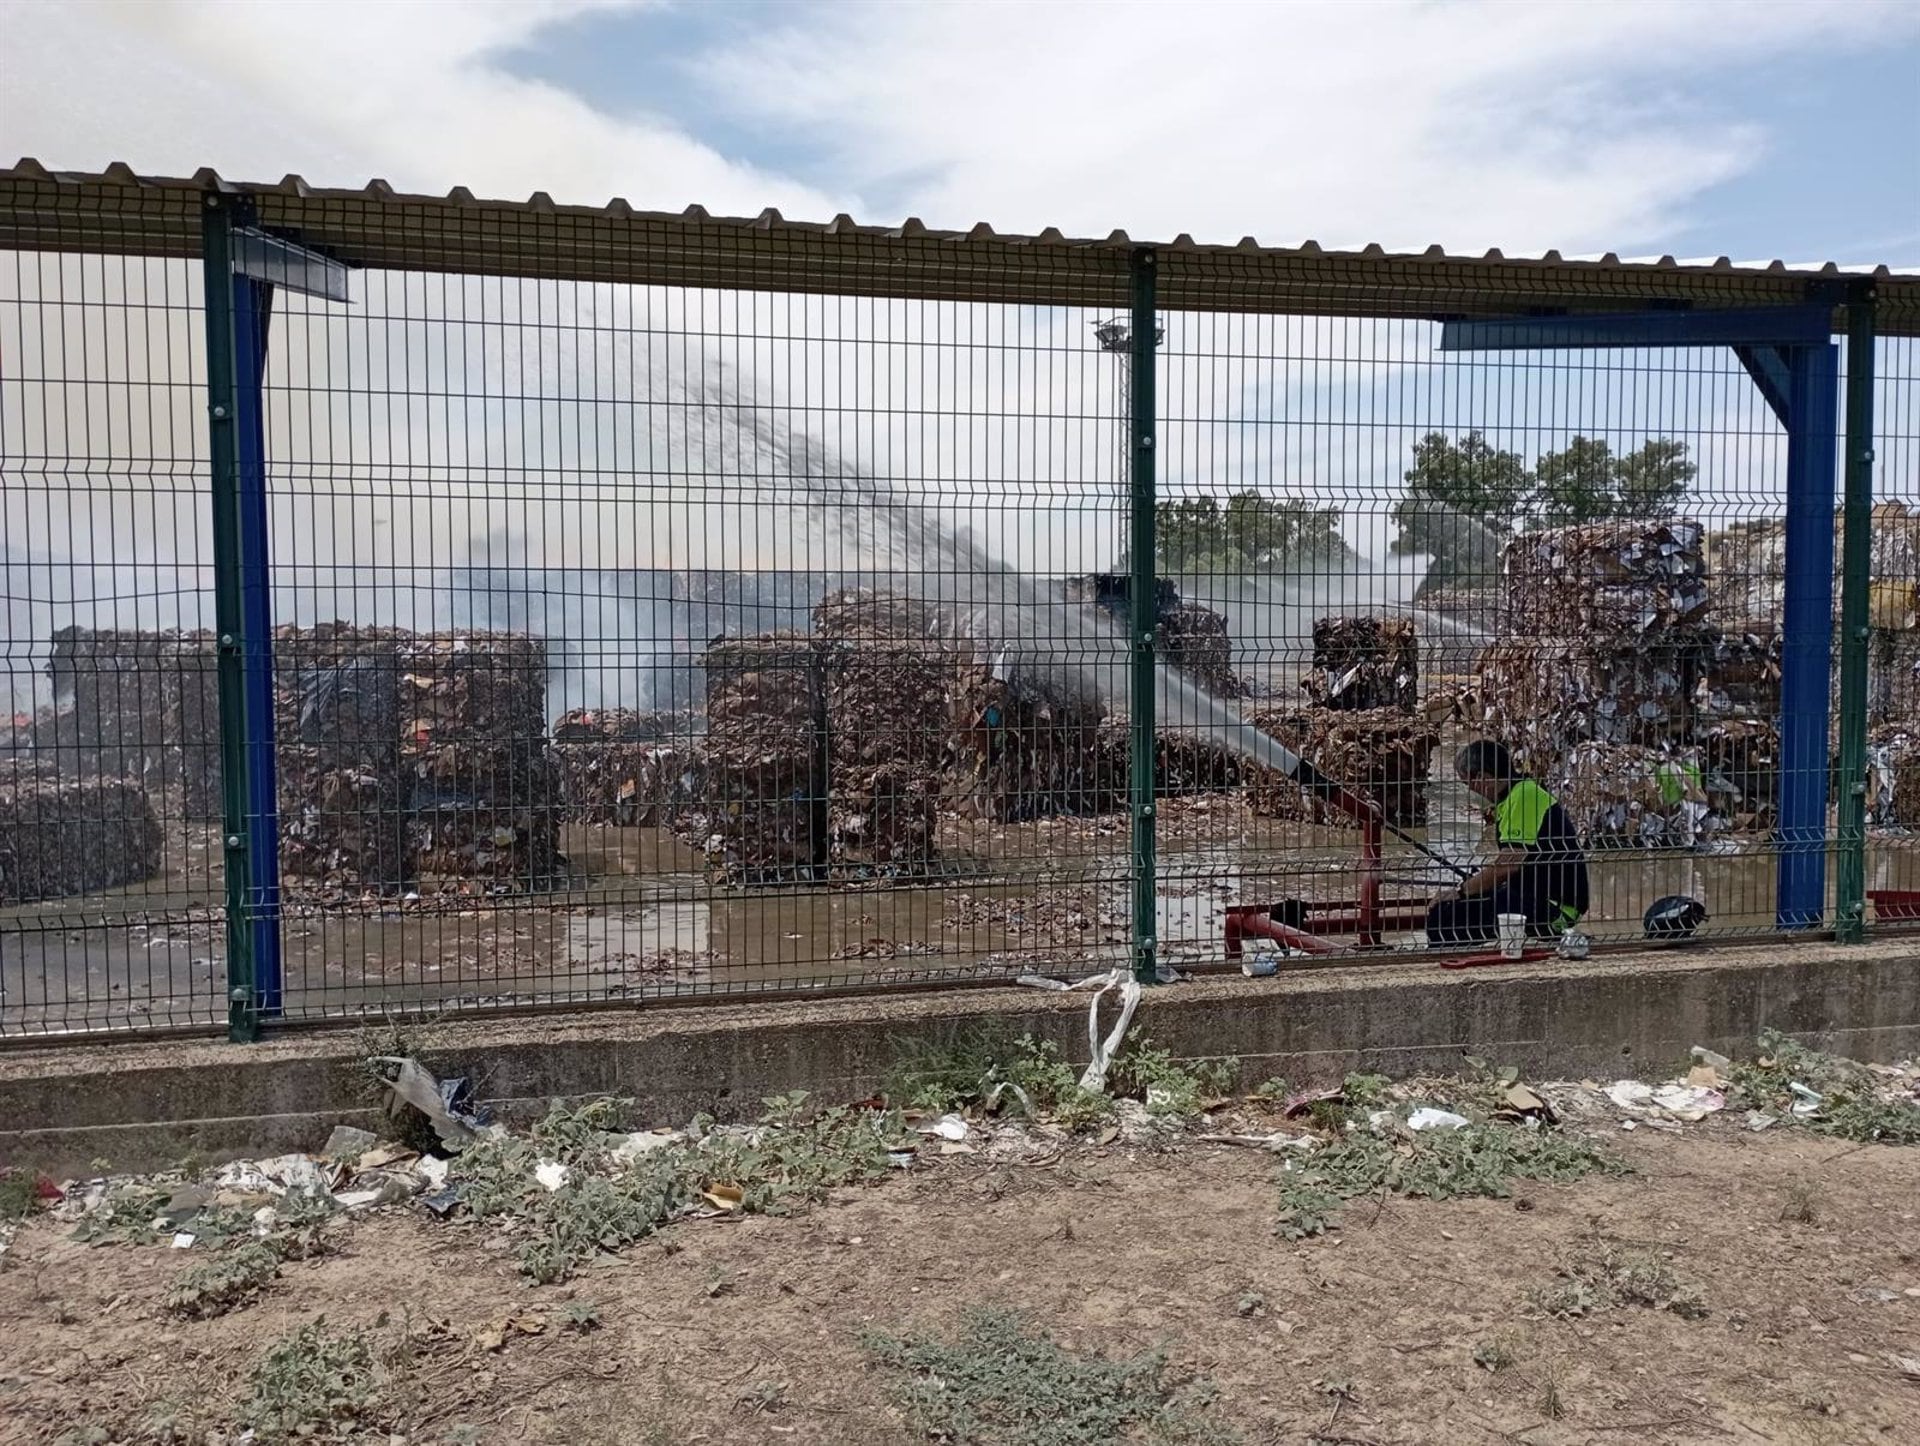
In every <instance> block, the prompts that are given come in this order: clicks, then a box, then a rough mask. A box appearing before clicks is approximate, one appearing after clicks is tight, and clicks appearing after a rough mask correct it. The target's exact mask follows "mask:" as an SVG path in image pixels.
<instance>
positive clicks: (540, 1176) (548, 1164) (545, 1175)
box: [533, 1160, 567, 1190]
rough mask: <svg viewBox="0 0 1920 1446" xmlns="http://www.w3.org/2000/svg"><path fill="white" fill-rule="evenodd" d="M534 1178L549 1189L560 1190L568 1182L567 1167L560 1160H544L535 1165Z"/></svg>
mask: <svg viewBox="0 0 1920 1446" xmlns="http://www.w3.org/2000/svg"><path fill="white" fill-rule="evenodd" d="M533 1178H534V1179H536V1180H538V1181H539V1182H540V1184H541V1187H542V1188H544V1189H547V1190H558V1189H559V1188H560V1187H561V1186H562V1185H564V1184H566V1183H567V1167H566V1166H565V1165H562V1164H561V1163H560V1162H559V1161H558V1160H542V1161H541V1162H540V1163H539V1164H538V1165H536V1166H534V1169H533Z"/></svg>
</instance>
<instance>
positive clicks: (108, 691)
mask: <svg viewBox="0 0 1920 1446" xmlns="http://www.w3.org/2000/svg"><path fill="white" fill-rule="evenodd" d="M47 673H48V675H49V677H50V678H51V679H52V681H53V691H54V698H55V700H56V703H57V704H58V705H59V708H58V712H57V713H55V714H54V715H52V716H51V717H50V718H49V719H48V720H47V722H48V724H49V725H50V726H48V727H45V728H43V729H41V730H40V732H39V737H38V739H37V741H38V744H39V747H40V749H41V750H42V751H43V752H50V754H51V756H52V757H53V758H54V760H55V762H56V764H57V766H58V767H59V768H60V769H61V771H62V772H64V773H67V774H70V775H72V776H76V777H81V778H102V777H105V778H131V779H134V780H137V781H138V782H139V783H140V784H141V785H142V786H143V787H145V788H146V790H147V793H148V796H149V798H150V799H152V800H153V801H154V802H155V803H157V804H158V806H159V809H160V811H161V812H162V813H163V814H166V815H168V816H170V817H174V818H183V819H192V820H206V819H217V818H218V817H220V812H221V802H222V795H221V787H220V776H221V775H220V694H219V674H218V657H217V654H216V651H215V643H214V637H213V634H211V633H208V632H187V631H182V630H180V629H177V628H174V629H167V630H164V631H153V632H142V631H137V630H128V629H116V628H105V629H93V628H82V627H66V628H60V629H57V630H56V631H55V632H54V634H53V637H52V647H51V650H50V654H49V657H48V661H47Z"/></svg>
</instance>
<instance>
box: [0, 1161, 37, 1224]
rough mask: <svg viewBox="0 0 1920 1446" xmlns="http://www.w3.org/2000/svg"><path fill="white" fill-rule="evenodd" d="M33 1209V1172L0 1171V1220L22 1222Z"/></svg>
mask: <svg viewBox="0 0 1920 1446" xmlns="http://www.w3.org/2000/svg"><path fill="white" fill-rule="evenodd" d="M32 1208H33V1172H32V1171H31V1170H0V1220H22V1219H25V1218H26V1214H27V1212H28V1211H29V1210H31V1209H32Z"/></svg>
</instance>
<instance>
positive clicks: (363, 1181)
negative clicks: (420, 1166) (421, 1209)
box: [333, 1170, 420, 1210]
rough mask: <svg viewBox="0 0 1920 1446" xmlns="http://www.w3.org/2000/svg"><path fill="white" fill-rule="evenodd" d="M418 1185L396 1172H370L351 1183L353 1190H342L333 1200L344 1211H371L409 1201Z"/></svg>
mask: <svg viewBox="0 0 1920 1446" xmlns="http://www.w3.org/2000/svg"><path fill="white" fill-rule="evenodd" d="M419 1188H420V1187H419V1183H418V1182H417V1181H416V1180H414V1179H413V1178H411V1177H409V1176H407V1175H403V1174H401V1173H400V1172H399V1171H397V1170H380V1171H371V1172H369V1173H367V1174H366V1175H363V1176H361V1177H360V1178H359V1179H357V1180H355V1181H354V1182H353V1189H351V1190H343V1191H341V1192H340V1193H339V1194H337V1195H335V1196H334V1197H333V1198H334V1199H335V1200H336V1201H338V1202H339V1204H340V1206H341V1208H342V1209H346V1210H372V1209H374V1208H375V1207H376V1206H380V1205H398V1204H399V1203H400V1202H401V1201H402V1200H411V1199H412V1198H413V1196H414V1193H415V1192H416V1191H417V1190H418V1189H419Z"/></svg>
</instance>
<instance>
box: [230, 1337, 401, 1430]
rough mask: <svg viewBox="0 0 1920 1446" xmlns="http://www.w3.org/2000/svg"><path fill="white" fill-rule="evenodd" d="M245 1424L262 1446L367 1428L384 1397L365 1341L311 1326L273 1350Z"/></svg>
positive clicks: (260, 1371) (264, 1361) (256, 1376)
mask: <svg viewBox="0 0 1920 1446" xmlns="http://www.w3.org/2000/svg"><path fill="white" fill-rule="evenodd" d="M252 1388H253V1389H252V1392H251V1394H250V1396H249V1397H248V1399H247V1401H246V1403H245V1404H244V1405H243V1406H242V1407H241V1424H242V1425H244V1426H246V1427H247V1428H248V1429H249V1430H251V1431H252V1432H253V1435H254V1438H255V1439H256V1440H260V1441H292V1440H295V1439H298V1438H304V1437H312V1436H320V1435H334V1436H339V1435H346V1434H348V1433H350V1432H351V1431H352V1430H353V1428H354V1427H356V1426H359V1425H364V1424H367V1423H368V1422H369V1420H370V1418H371V1417H372V1415H373V1411H374V1404H375V1400H376V1397H377V1394H378V1391H377V1386H376V1382H375V1380H374V1362H373V1347H372V1346H371V1345H370V1344H369V1342H368V1341H367V1339H366V1337H365V1336H361V1335H357V1334H356V1335H350V1334H344V1333H339V1332H334V1331H329V1330H328V1329H327V1328H326V1322H325V1321H324V1320H315V1321H310V1322H309V1323H308V1324H306V1325H303V1326H301V1327H300V1329H298V1330H296V1331H294V1332H293V1333H292V1334H291V1335H288V1336H284V1337H282V1338H281V1339H280V1340H279V1341H278V1342H276V1343H275V1344H274V1345H272V1346H271V1347H269V1348H268V1350H267V1353H266V1354H265V1355H264V1356H262V1357H261V1358H260V1363H259V1364H258V1365H256V1366H255V1367H254V1368H253V1378H252Z"/></svg>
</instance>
